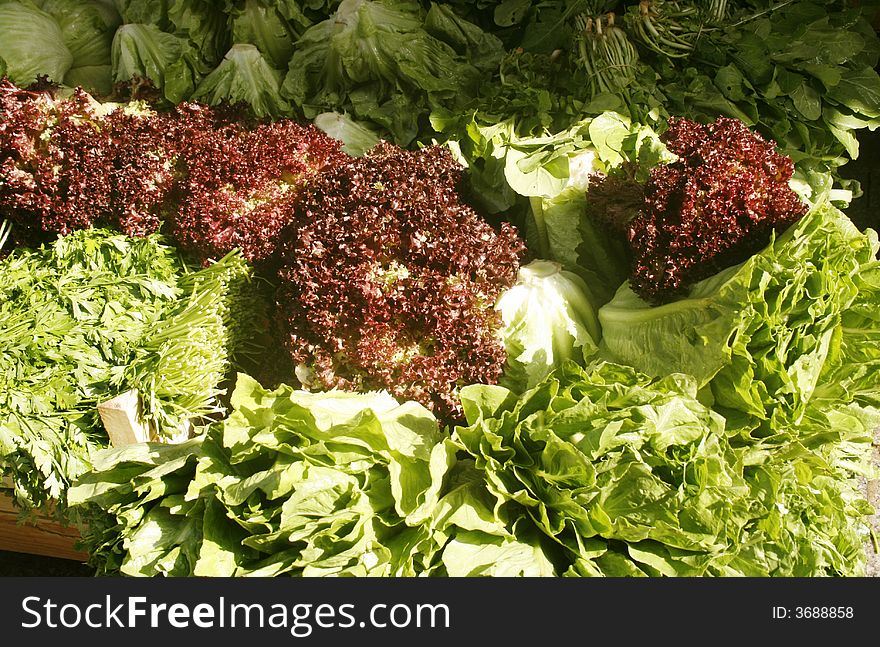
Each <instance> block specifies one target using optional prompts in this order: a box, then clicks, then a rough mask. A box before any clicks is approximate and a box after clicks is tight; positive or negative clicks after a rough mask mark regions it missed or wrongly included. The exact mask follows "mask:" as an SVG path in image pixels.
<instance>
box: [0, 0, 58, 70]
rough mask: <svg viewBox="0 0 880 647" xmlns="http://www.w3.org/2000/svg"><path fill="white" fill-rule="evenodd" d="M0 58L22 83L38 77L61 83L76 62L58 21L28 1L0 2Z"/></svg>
mask: <svg viewBox="0 0 880 647" xmlns="http://www.w3.org/2000/svg"><path fill="white" fill-rule="evenodd" d="M0 58H2V59H3V60H4V61H5V62H6V73H7V74H8V75H9V78H10V79H11V80H12V82H13V83H15V84H17V85H19V86H27V85H30V84H31V83H33V82H34V81H36V80H37V77H39V76H46V77H48V78H49V80H50V81H54V82H56V83H62V82H63V81H64V75H65V74H67V71H68V70H69V69H70V68H71V67H72V65H73V54H71V52H70V50H69V49H68V48H67V45H65V43H64V35H63V33H62V31H61V27H60V26H59V25H58V22H57V21H56V20H55V19H54V18H53V17H52V16H51V15H50V14H48V13H46V12H45V11H41V10H40V9H37V8H36V6H34V5H31V4H29V3H17V2H7V3H3V4H0Z"/></svg>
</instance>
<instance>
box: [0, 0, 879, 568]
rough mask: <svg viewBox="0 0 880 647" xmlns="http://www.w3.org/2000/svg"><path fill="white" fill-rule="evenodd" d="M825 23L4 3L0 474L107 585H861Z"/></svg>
mask: <svg viewBox="0 0 880 647" xmlns="http://www.w3.org/2000/svg"><path fill="white" fill-rule="evenodd" d="M863 5H864V3H861V4H860V3H850V2H818V1H814V0H782V1H775V0H750V1H749V2H743V3H730V2H724V1H723V0H711V1H710V0H699V1H697V0H694V1H691V2H688V1H685V0H666V1H662V0H641V2H605V1H601V0H579V1H577V2H561V1H556V0H549V1H546V2H531V1H529V0H503V1H494V0H480V1H479V2H462V1H458V0H453V1H449V2H427V1H426V2H416V1H413V2H388V1H386V0H341V1H337V0H334V1H329V0H285V1H284V2H269V1H268V0H226V1H225V2H205V1H203V0H174V1H169V2H165V1H164V0H162V1H160V0H148V1H147V2H129V1H128V0H8V1H6V2H0V75H4V76H3V79H2V80H0V315H2V316H0V338H2V339H4V340H5V341H4V342H3V344H2V345H0V346H2V349H0V374H2V376H3V380H2V381H3V385H2V387H0V476H2V477H3V480H2V481H0V493H4V492H5V493H7V494H9V495H11V496H12V498H13V500H14V502H15V505H16V506H18V508H19V509H20V510H21V511H22V515H23V517H25V516H27V515H34V514H40V513H41V512H45V511H47V510H50V509H51V510H52V511H53V512H52V514H53V515H54V516H55V518H56V520H57V521H59V522H62V523H69V524H71V525H72V527H75V528H77V529H78V530H79V531H80V533H81V537H82V540H81V543H80V549H81V550H84V551H85V552H86V553H87V555H88V561H89V564H90V565H91V566H92V567H94V568H95V569H96V572H97V573H99V574H106V575H127V576H151V575H165V576H193V575H196V576H203V575H207V576H229V575H232V576H247V575H257V576H260V575H272V576H274V575H292V576H327V575H353V576H381V577H409V576H429V577H450V576H451V577H459V576H510V575H515V576H556V577H562V576H807V577H813V576H827V575H837V576H854V575H861V574H863V573H865V572H866V571H867V569H868V561H869V559H870V556H871V554H872V551H873V552H876V544H877V540H876V534H874V533H875V530H874V529H873V528H872V527H871V524H870V517H871V515H872V514H874V509H873V508H872V505H871V503H870V502H869V501H868V500H867V498H866V497H865V494H864V491H863V489H862V487H861V485H862V483H863V482H864V480H865V479H875V478H876V477H877V475H878V466H877V465H875V464H873V463H872V443H874V442H875V436H876V434H877V432H878V430H880V355H878V352H877V351H876V348H878V341H880V269H878V268H880V260H878V251H880V243H878V238H877V234H876V233H875V232H874V230H872V229H867V228H863V229H860V228H858V227H857V226H856V225H854V224H853V222H852V221H851V220H850V219H849V218H848V217H847V212H846V210H847V208H848V205H849V203H850V202H851V201H852V200H854V199H856V198H857V197H858V195H859V191H860V188H859V186H858V183H857V182H854V181H852V180H846V179H844V178H843V177H842V176H841V173H840V170H839V169H840V167H841V166H843V165H844V164H846V163H847V162H848V161H849V160H851V159H855V158H856V157H857V156H858V154H859V149H858V139H857V134H858V133H859V131H863V130H864V129H870V130H873V129H875V128H876V127H877V126H878V125H880V75H878V74H877V71H876V68H877V65H878V60H880V38H878V37H877V34H876V33H875V31H874V28H873V27H872V26H871V23H870V22H869V19H870V18H873V16H871V14H870V13H869V12H868V8H867V7H866V6H863ZM108 400H109V401H111V402H114V403H117V404H118V406H119V407H121V411H122V413H121V414H120V415H123V414H124V416H126V417H127V418H126V419H128V420H130V421H132V424H133V425H135V426H137V427H139V428H140V427H142V428H143V429H145V430H147V431H146V432H145V433H147V434H148V435H149V438H148V439H146V440H144V439H143V438H142V439H134V440H137V442H131V440H132V439H129V440H125V441H124V442H123V440H122V436H120V435H119V434H118V433H114V431H113V429H112V428H111V427H112V424H111V418H110V417H108V415H106V408H107V406H108V402H107V401H108ZM102 414H104V415H102ZM123 445H124V446H123ZM872 538H873V545H874V548H872V547H871V545H872Z"/></svg>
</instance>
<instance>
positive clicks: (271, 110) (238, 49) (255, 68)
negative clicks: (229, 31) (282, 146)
mask: <svg viewBox="0 0 880 647" xmlns="http://www.w3.org/2000/svg"><path fill="white" fill-rule="evenodd" d="M280 85H281V72H279V71H278V70H276V69H274V68H273V67H272V66H271V65H269V63H268V62H266V59H265V58H263V56H262V54H260V50H259V49H257V48H256V47H255V46H254V45H248V44H239V45H233V46H232V48H231V49H230V50H229V51H228V52H227V53H226V56H225V57H224V58H223V61H222V62H221V63H220V65H218V66H217V68H216V69H215V70H214V71H212V72H211V73H210V74H208V76H206V77H205V78H204V79H202V81H201V83H199V85H198V87H197V88H196V91H195V92H194V93H193V95H192V98H193V100H196V101H204V102H206V103H209V104H211V105H216V104H218V103H220V102H221V101H228V102H229V103H233V104H234V103H238V102H240V101H241V102H244V103H247V104H248V105H249V106H250V107H251V108H252V109H253V111H254V113H255V114H257V115H258V116H261V117H264V116H268V115H282V114H285V113H287V112H289V111H290V106H289V105H288V104H287V102H286V101H285V100H284V99H283V98H282V97H281V95H280V93H279V88H280Z"/></svg>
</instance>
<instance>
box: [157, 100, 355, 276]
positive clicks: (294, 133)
mask: <svg viewBox="0 0 880 647" xmlns="http://www.w3.org/2000/svg"><path fill="white" fill-rule="evenodd" d="M197 109H198V110H199V111H201V112H204V111H205V110H206V108H204V107H197V106H189V110H188V118H189V120H190V121H191V122H192V123H193V125H192V126H191V127H190V128H189V137H187V144H186V146H185V148H184V149H183V150H182V152H181V155H180V158H179V159H178V161H177V169H178V174H179V175H180V180H179V186H178V189H177V192H176V207H175V213H174V216H173V218H172V219H171V223H170V233H171V235H172V236H173V237H174V238H175V240H176V241H177V242H178V244H179V245H180V246H181V247H182V248H183V249H185V250H187V251H188V252H190V253H192V254H193V255H194V256H195V257H197V258H199V259H200V260H202V261H203V262H210V261H211V260H216V259H219V258H222V257H223V256H225V255H226V254H227V253H229V252H230V251H232V250H233V249H236V248H239V249H241V251H242V254H243V255H244V257H245V258H247V259H248V260H249V261H251V262H254V263H257V264H262V263H266V262H269V261H270V260H271V259H272V257H273V255H274V254H275V248H276V243H277V240H278V235H279V233H280V232H281V231H282V229H284V227H286V226H287V225H289V224H290V223H291V222H293V220H294V219H295V217H296V201H297V196H298V194H299V190H300V189H301V188H302V186H303V185H304V184H306V183H307V182H309V181H311V179H312V178H313V177H315V176H316V175H317V174H318V173H320V172H321V171H322V170H323V169H325V168H328V167H333V166H336V165H339V164H344V163H345V162H346V161H347V160H348V159H349V158H348V155H346V154H345V153H343V152H342V148H341V144H340V143H339V142H338V141H336V140H335V139H332V138H331V137H329V136H327V135H326V134H324V133H323V132H321V131H320V130H318V129H317V128H316V127H314V126H312V125H301V124H299V123H296V122H295V121H292V120H289V119H284V120H279V121H276V122H262V123H258V124H256V125H255V126H250V125H249V124H247V123H246V122H244V121H242V120H234V121H225V122H224V121H223V120H220V121H219V122H218V123H211V124H210V125H207V126H202V125H201V123H202V122H205V121H210V120H211V117H210V116H206V115H204V114H202V115H196V114H195V112H194V111H195V110H197Z"/></svg>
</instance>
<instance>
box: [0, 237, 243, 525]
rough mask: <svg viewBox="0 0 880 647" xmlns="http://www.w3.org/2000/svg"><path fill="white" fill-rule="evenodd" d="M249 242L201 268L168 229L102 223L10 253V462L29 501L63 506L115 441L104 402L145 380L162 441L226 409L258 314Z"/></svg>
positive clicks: (5, 454)
mask: <svg viewBox="0 0 880 647" xmlns="http://www.w3.org/2000/svg"><path fill="white" fill-rule="evenodd" d="M251 275H252V271H251V269H250V268H249V267H248V266H247V264H246V263H245V262H244V260H243V258H242V257H241V255H240V254H239V253H238V252H235V253H232V254H230V255H229V256H227V257H225V258H223V259H221V260H220V261H218V262H217V263H215V264H213V265H211V266H209V267H207V268H205V269H202V270H199V271H193V269H192V268H189V267H188V266H187V265H185V264H184V263H183V262H182V261H181V260H180V258H179V255H178V252H177V251H176V250H175V249H174V248H172V247H169V246H167V245H166V244H164V243H163V242H162V239H161V238H160V237H158V236H150V237H147V238H137V239H133V238H126V237H125V236H122V235H119V234H115V233H112V232H108V231H106V230H100V229H94V230H86V231H81V232H76V233H74V234H71V235H69V236H66V237H63V238H59V239H58V240H57V241H56V242H55V243H54V244H52V245H51V246H43V247H40V248H37V249H33V250H28V249H23V248H22V249H16V250H14V251H13V252H12V253H11V254H10V255H9V256H7V257H6V258H5V259H3V260H2V261H0V339H2V344H0V345H2V348H3V352H2V353H0V383H2V385H0V472H2V474H3V476H8V477H10V478H11V483H12V486H11V487H12V494H13V495H14V498H15V501H16V503H17V504H18V505H19V506H21V507H22V508H24V509H29V508H32V507H40V506H42V505H43V504H45V503H47V502H48V501H50V500H53V499H55V500H57V502H58V503H59V504H60V505H61V508H63V506H64V503H65V501H64V494H65V490H66V488H67V486H68V484H69V483H70V482H71V481H72V480H73V479H75V478H76V477H78V476H80V475H81V474H83V473H84V472H86V471H87V470H88V469H89V467H90V460H91V457H92V455H93V453H94V452H95V451H96V450H98V449H101V448H103V447H107V446H108V444H109V443H108V439H107V434H106V432H105V430H104V428H103V426H102V423H101V421H100V419H99V417H98V413H97V411H96V405H97V404H98V403H100V402H102V401H104V400H108V399H110V398H112V397H113V396H116V395H118V394H121V393H124V392H126V391H129V390H131V389H137V390H138V392H139V394H140V399H141V409H142V411H141V415H142V419H143V422H144V423H145V424H147V425H148V426H149V427H150V428H151V429H152V431H153V433H154V434H155V435H156V436H157V437H158V438H162V437H170V436H176V435H179V434H180V433H181V431H182V430H184V429H186V425H187V424H189V422H190V421H192V422H196V423H197V422H198V421H199V418H201V417H203V416H209V415H213V414H217V413H219V412H221V411H222V408H221V402H220V399H219V396H220V395H221V389H222V382H223V381H224V379H225V376H226V373H227V371H228V370H229V368H230V356H231V354H234V353H247V352H248V351H249V350H250V349H249V348H248V346H249V344H250V343H251V340H250V337H251V336H252V335H253V328H254V322H255V319H256V317H257V314H258V313H259V308H258V307H257V306H258V301H257V298H256V296H255V294H256V293H255V291H254V289H253V288H252V287H251V286H250V281H251Z"/></svg>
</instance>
